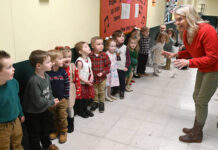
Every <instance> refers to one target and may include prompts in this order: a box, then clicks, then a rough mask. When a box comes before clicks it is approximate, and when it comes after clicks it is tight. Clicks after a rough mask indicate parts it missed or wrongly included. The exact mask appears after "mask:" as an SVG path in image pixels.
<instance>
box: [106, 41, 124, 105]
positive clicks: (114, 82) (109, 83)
mask: <svg viewBox="0 0 218 150" xmlns="http://www.w3.org/2000/svg"><path fill="white" fill-rule="evenodd" d="M116 48H117V47H116V41H115V40H114V39H112V38H110V39H108V40H107V41H106V45H105V49H106V50H107V52H106V54H107V55H108V57H109V58H110V61H111V67H110V73H109V74H108V75H107V80H106V97H105V99H106V100H108V101H110V102H112V101H113V100H116V97H114V96H112V95H111V87H116V86H119V85H120V82H119V77H118V73H117V55H116Z"/></svg>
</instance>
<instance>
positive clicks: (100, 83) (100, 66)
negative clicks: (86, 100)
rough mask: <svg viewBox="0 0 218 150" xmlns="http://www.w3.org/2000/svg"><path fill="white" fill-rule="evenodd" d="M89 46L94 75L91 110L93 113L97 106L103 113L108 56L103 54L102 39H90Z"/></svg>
mask: <svg viewBox="0 0 218 150" xmlns="http://www.w3.org/2000/svg"><path fill="white" fill-rule="evenodd" d="M91 45H92V48H93V51H92V52H91V53H90V56H89V57H90V59H91V61H92V71H93V75H94V89H95V98H94V102H93V105H92V108H91V110H92V111H94V110H95V109H96V108H97V106H98V107H99V112H100V113H103V112H104V109H105V108H104V101H105V86H106V77H107V74H108V73H110V64H111V62H110V59H109V57H108V55H107V54H106V53H105V52H103V49H104V45H103V39H102V38H100V37H98V36H95V37H93V38H92V39H91Z"/></svg>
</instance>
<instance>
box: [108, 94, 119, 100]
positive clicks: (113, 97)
mask: <svg viewBox="0 0 218 150" xmlns="http://www.w3.org/2000/svg"><path fill="white" fill-rule="evenodd" d="M109 97H110V98H112V99H113V100H116V99H117V98H116V97H115V96H112V95H109Z"/></svg>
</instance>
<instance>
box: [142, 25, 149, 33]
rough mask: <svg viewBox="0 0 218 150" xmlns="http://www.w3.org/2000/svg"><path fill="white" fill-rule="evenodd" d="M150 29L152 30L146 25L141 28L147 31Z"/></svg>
mask: <svg viewBox="0 0 218 150" xmlns="http://www.w3.org/2000/svg"><path fill="white" fill-rule="evenodd" d="M149 30H150V29H149V27H146V26H144V27H142V28H141V32H145V31H149Z"/></svg>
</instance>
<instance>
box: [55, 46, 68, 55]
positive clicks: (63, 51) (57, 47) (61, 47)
mask: <svg viewBox="0 0 218 150" xmlns="http://www.w3.org/2000/svg"><path fill="white" fill-rule="evenodd" d="M55 50H60V51H61V52H62V54H63V55H65V54H66V53H71V55H72V51H71V49H70V46H56V47H55Z"/></svg>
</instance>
